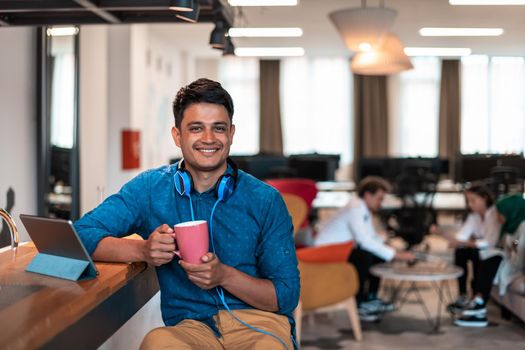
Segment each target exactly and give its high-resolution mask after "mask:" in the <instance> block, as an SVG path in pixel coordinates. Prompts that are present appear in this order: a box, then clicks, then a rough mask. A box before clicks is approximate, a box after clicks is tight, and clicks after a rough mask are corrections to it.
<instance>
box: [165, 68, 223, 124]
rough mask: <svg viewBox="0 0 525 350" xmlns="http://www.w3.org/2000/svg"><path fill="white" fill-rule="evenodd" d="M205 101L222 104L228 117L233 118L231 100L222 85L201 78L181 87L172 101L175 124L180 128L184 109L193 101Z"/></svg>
mask: <svg viewBox="0 0 525 350" xmlns="http://www.w3.org/2000/svg"><path fill="white" fill-rule="evenodd" d="M199 102H205V103H214V104H218V105H222V106H224V108H226V111H227V112H228V116H229V117H230V122H231V121H232V118H233V101H232V98H231V96H230V94H229V93H228V91H226V90H224V88H223V87H222V85H221V84H220V83H218V82H216V81H213V80H210V79H206V78H201V79H198V80H195V81H194V82H193V83H191V84H189V85H187V86H184V87H182V88H181V89H180V90H179V92H177V95H176V96H175V100H174V101H173V116H174V117H175V126H176V127H177V128H180V125H181V123H182V117H183V115H184V111H185V110H186V108H188V107H189V106H190V105H192V104H194V103H199Z"/></svg>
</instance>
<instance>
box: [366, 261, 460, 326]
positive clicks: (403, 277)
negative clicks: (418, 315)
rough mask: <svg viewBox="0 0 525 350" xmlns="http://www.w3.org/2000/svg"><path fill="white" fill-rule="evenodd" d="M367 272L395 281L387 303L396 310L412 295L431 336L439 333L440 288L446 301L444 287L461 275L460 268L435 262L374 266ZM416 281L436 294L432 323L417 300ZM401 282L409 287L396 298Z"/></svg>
mask: <svg viewBox="0 0 525 350" xmlns="http://www.w3.org/2000/svg"><path fill="white" fill-rule="evenodd" d="M370 273H371V274H373V275H374V276H377V277H379V278H381V279H389V280H394V281H399V283H398V284H397V286H395V287H394V288H393V290H392V292H391V302H393V303H394V304H395V305H396V309H400V308H401V307H402V306H403V304H404V303H405V301H406V300H407V297H408V295H409V294H410V293H413V294H415V296H416V299H417V303H418V304H419V305H421V308H422V309H423V311H424V313H425V316H426V318H427V320H428V321H429V322H430V324H431V325H432V333H439V331H440V326H441V309H442V307H443V302H444V298H443V289H444V288H445V289H446V291H447V292H448V297H449V300H451V299H452V297H451V294H450V290H449V288H448V281H449V280H451V279H455V278H458V277H459V276H461V275H462V274H463V269H462V268H460V267H457V266H451V265H449V264H447V263H445V262H439V261H429V262H424V261H422V262H418V263H416V264H415V265H412V266H410V265H408V264H407V263H404V262H393V263H385V264H378V265H374V266H372V268H371V269H370ZM417 282H430V284H431V285H432V287H433V288H434V290H435V291H436V293H437V294H438V297H439V299H438V310H437V315H436V319H435V321H434V320H433V318H432V316H431V314H430V311H429V310H428V307H427V305H426V304H425V301H424V299H423V298H422V297H421V293H420V291H419V289H418V287H417ZM405 283H409V287H408V289H407V290H406V291H405V293H404V295H403V297H402V298H398V294H399V292H400V291H401V290H402V288H403V285H404V284H405Z"/></svg>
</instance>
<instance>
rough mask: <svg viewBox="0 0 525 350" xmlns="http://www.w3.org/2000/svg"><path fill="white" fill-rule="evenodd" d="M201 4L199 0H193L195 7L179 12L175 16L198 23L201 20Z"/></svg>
mask: <svg viewBox="0 0 525 350" xmlns="http://www.w3.org/2000/svg"><path fill="white" fill-rule="evenodd" d="M199 13H200V5H199V2H198V1H193V9H192V10H191V11H186V12H179V13H177V14H176V15H175V17H177V18H179V19H182V20H183V21H186V22H190V23H197V22H198V21H199Z"/></svg>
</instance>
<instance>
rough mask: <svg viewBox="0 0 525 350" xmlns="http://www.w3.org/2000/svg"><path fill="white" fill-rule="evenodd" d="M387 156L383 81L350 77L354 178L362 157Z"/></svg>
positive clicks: (381, 78)
mask: <svg viewBox="0 0 525 350" xmlns="http://www.w3.org/2000/svg"><path fill="white" fill-rule="evenodd" d="M387 155H388V98H387V77H386V76H366V75H358V74H354V175H357V173H358V172H357V169H358V165H359V160H360V159H361V158H362V157H372V156H377V157H385V156H387Z"/></svg>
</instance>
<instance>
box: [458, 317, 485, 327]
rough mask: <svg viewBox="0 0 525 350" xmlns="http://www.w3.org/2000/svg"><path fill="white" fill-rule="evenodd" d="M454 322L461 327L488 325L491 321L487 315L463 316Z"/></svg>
mask: <svg viewBox="0 0 525 350" xmlns="http://www.w3.org/2000/svg"><path fill="white" fill-rule="evenodd" d="M454 324H455V325H456V326H460V327H487V326H488V324H489V322H488V320H487V316H486V315H473V316H461V317H460V318H458V319H456V320H454Z"/></svg>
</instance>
